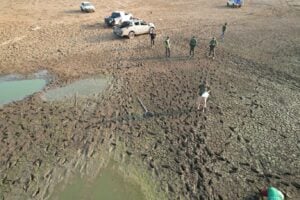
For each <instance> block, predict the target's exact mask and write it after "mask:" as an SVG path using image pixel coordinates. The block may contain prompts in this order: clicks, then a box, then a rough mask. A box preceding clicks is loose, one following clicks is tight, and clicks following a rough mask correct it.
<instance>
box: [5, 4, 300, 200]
mask: <svg viewBox="0 0 300 200" xmlns="http://www.w3.org/2000/svg"><path fill="white" fill-rule="evenodd" d="M79 3H80V2H69V1H67V0H56V1H53V0H50V1H46V2H44V1H39V0H34V1H32V0H26V1H19V0H14V1H7V2H2V7H1V10H0V24H1V26H0V36H1V37H0V38H1V39H0V52H1V53H0V73H1V74H3V75H5V74H9V73H22V74H30V73H33V72H36V71H38V70H41V69H47V70H49V71H50V72H51V73H52V74H53V75H54V76H55V77H56V78H55V80H54V81H53V82H51V83H50V85H49V86H48V87H56V86H60V85H64V84H66V83H68V82H71V81H73V80H75V79H80V78H83V77H89V76H91V75H95V74H105V75H109V76H112V77H113V78H114V79H113V81H112V83H111V85H110V86H109V87H108V88H107V89H106V91H105V92H104V93H103V94H102V95H101V96H100V97H97V98H90V99H86V100H82V101H79V102H77V103H76V104H75V103H74V102H73V101H72V100H70V101H68V102H57V103H47V102H43V101H42V100H41V99H40V98H39V94H36V95H34V96H33V97H29V98H27V99H26V100H24V101H20V102H16V103H12V104H9V105H6V106H4V107H2V108H1V109H0V137H1V140H0V172H1V173H0V180H1V181H0V199H1V198H2V199H47V198H48V197H49V195H50V194H51V191H52V190H53V187H54V185H55V184H56V183H57V182H59V181H60V180H61V179H63V178H64V177H67V176H68V175H67V174H68V170H69V169H70V168H76V167H78V166H80V167H79V168H81V169H83V170H84V169H85V168H86V169H88V168H89V166H92V165H88V164H87V163H89V162H88V161H87V160H94V161H95V160H97V159H98V158H99V157H102V156H104V154H106V152H107V154H110V155H115V157H116V159H120V160H123V161H124V159H125V160H126V162H125V163H127V164H128V165H129V164H130V165H134V164H135V165H136V166H137V167H136V168H139V169H140V171H143V172H145V173H146V174H149V177H150V178H151V180H152V181H153V187H154V185H155V188H156V190H155V191H159V193H160V194H162V196H164V197H161V198H166V199H217V200H221V199H257V198H256V192H257V190H258V189H259V188H262V187H263V186H266V185H274V186H276V187H278V188H280V189H281V190H282V191H283V192H284V193H285V194H286V195H287V196H288V197H289V199H299V196H300V153H299V152H300V151H299V150H300V135H299V133H300V123H299V118H300V106H299V105H300V71H299V69H300V68H299V63H300V57H299V55H300V45H299V44H300V37H299V33H300V24H299V18H300V17H299V16H300V11H299V1H296V0H294V1H285V0H276V1H275V0H273V1H271V0H260V1H258V0H252V1H250V0H249V1H246V4H245V6H244V7H243V8H241V9H229V8H226V7H225V6H224V4H225V1H222V0H216V1H204V0H200V1H196V0H189V1H183V0H178V1H166V0H165V1H161V0H152V1H141V0H135V1H129V0H127V1H122V3H120V2H119V1H110V2H108V1H94V4H95V6H96V12H95V13H92V14H84V13H81V12H80V11H79ZM120 9H122V10H126V11H130V12H132V13H133V14H134V15H136V16H138V17H140V18H143V19H145V20H147V21H151V22H154V23H155V25H156V26H157V33H158V35H157V39H156V45H155V47H154V48H150V45H149V43H150V41H149V37H148V36H139V37H136V38H134V39H132V40H128V39H120V38H117V37H115V36H113V34H112V30H111V29H110V28H107V27H105V26H104V24H103V18H104V16H105V15H108V14H109V13H110V12H111V11H112V10H120ZM224 22H227V23H228V32H227V33H226V37H225V40H224V42H220V41H219V46H218V48H217V57H216V59H215V60H211V59H208V58H207V57H206V53H207V44H208V42H209V40H210V39H211V37H212V36H216V37H217V38H218V37H219V35H220V30H221V26H222V24H223V23H224ZM167 35H168V36H170V38H171V45H172V46H171V58H170V59H165V58H164V47H163V40H164V38H165V37H166V36H167ZM192 35H195V36H196V37H197V39H198V42H199V47H197V48H196V55H195V57H194V58H191V59H190V58H189V57H188V51H189V49H188V42H189V39H190V38H191V36H192ZM204 79H205V80H207V81H208V83H209V84H210V86H211V90H212V92H211V96H210V99H209V101H208V107H209V108H208V110H207V111H206V112H205V113H202V112H199V111H197V110H196V107H195V100H196V97H197V92H198V91H197V89H198V86H199V83H200V81H202V80H204ZM137 97H139V98H141V99H142V101H143V103H144V104H145V105H146V106H147V108H148V109H149V110H150V111H151V112H153V113H154V116H153V117H150V118H145V117H143V109H142V108H141V106H140V105H139V103H138V101H137ZM114 152H115V153H114ZM116 155H117V156H116ZM102 158H103V157H102ZM148 198H149V199H155V198H156V199H157V197H151V195H150V196H149V197H148Z"/></svg>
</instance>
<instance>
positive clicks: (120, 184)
mask: <svg viewBox="0 0 300 200" xmlns="http://www.w3.org/2000/svg"><path fill="white" fill-rule="evenodd" d="M119 167H120V166H119V165H118V164H117V163H115V162H112V161H111V162H110V163H109V164H108V166H107V167H106V168H104V169H102V170H100V173H99V174H98V175H97V176H96V177H93V178H89V179H87V178H85V177H81V176H80V175H79V173H78V174H77V175H75V177H73V178H71V180H70V181H68V183H67V184H63V183H62V184H60V185H58V186H57V187H56V188H55V190H54V192H53V195H52V196H51V197H50V199H51V200H83V199H84V200H145V199H146V198H145V195H144V193H143V191H142V188H141V186H140V185H139V184H138V183H137V182H135V180H133V179H132V178H130V177H128V176H126V175H125V174H124V173H123V172H122V171H121V170H120V169H119Z"/></svg>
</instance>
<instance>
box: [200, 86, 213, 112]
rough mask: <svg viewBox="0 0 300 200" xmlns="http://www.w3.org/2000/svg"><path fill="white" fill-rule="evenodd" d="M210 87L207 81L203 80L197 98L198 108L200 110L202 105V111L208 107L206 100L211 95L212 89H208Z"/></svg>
mask: <svg viewBox="0 0 300 200" xmlns="http://www.w3.org/2000/svg"><path fill="white" fill-rule="evenodd" d="M208 89H209V87H208V86H207V83H206V81H203V82H202V83H201V84H200V85H199V96H198V99H197V110H200V107H202V111H203V112H204V109H206V102H207V99H208V97H209V93H210V91H209V90H208Z"/></svg>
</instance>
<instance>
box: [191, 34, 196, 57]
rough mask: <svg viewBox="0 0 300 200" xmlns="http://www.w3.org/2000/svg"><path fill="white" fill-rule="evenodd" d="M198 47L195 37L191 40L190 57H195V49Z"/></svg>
mask: <svg viewBox="0 0 300 200" xmlns="http://www.w3.org/2000/svg"><path fill="white" fill-rule="evenodd" d="M196 46H197V40H196V37H195V36H193V37H192V39H191V40H190V57H194V52H195V47H196Z"/></svg>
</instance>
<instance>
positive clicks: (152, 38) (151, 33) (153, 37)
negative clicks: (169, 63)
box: [150, 29, 156, 47]
mask: <svg viewBox="0 0 300 200" xmlns="http://www.w3.org/2000/svg"><path fill="white" fill-rule="evenodd" d="M155 37H156V33H155V31H154V29H151V30H150V42H151V47H153V46H154V40H155Z"/></svg>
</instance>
